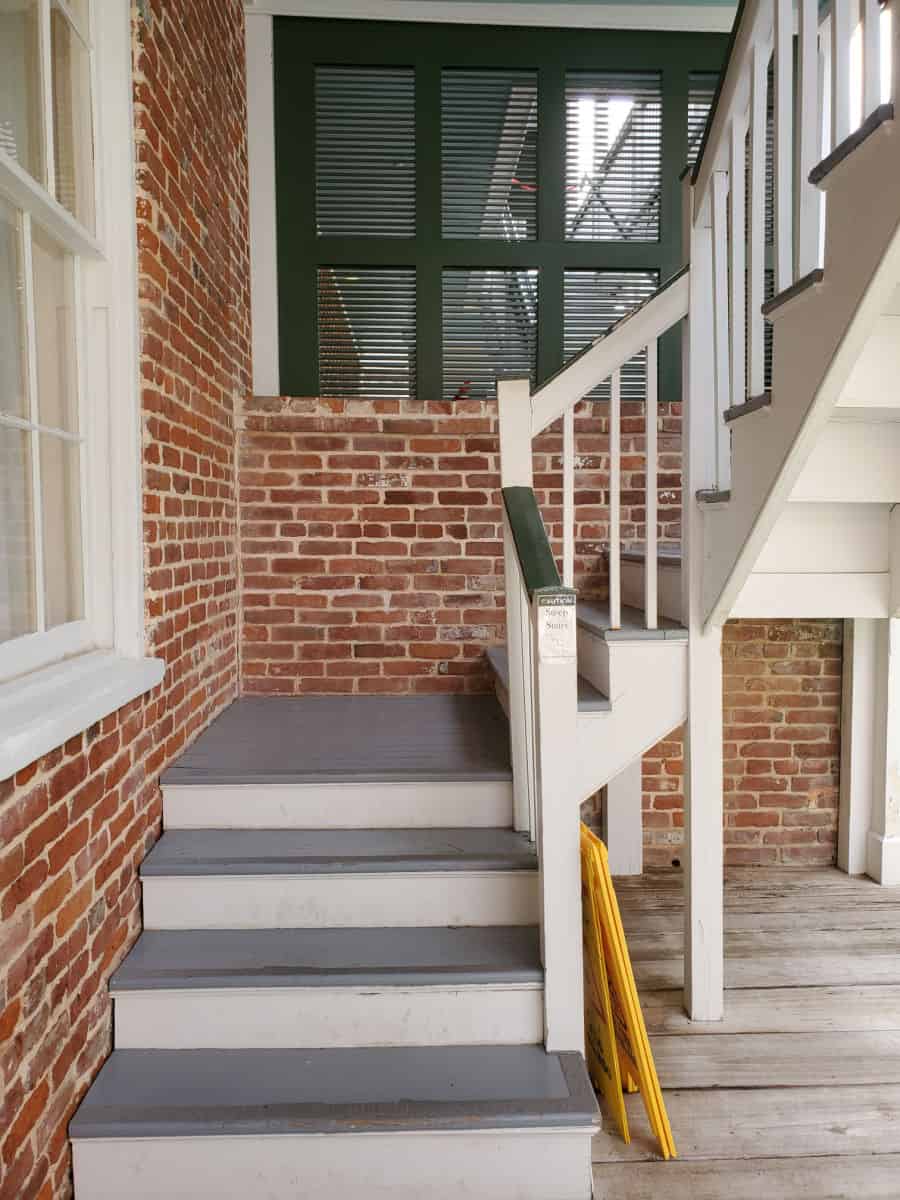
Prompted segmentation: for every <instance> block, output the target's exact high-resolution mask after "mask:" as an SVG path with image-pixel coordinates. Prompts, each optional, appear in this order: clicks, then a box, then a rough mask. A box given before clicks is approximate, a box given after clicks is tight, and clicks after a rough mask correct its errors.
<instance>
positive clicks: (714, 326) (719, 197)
mask: <svg viewBox="0 0 900 1200" xmlns="http://www.w3.org/2000/svg"><path fill="white" fill-rule="evenodd" d="M727 205H728V173H727V172H726V171H716V172H715V173H714V175H713V179H712V287H711V290H710V295H711V296H712V312H711V316H712V322H711V328H710V335H711V342H712V346H713V357H714V361H715V390H714V393H713V395H712V396H711V397H708V400H712V404H711V405H710V406H709V411H711V412H712V413H713V418H714V420H715V429H716V475H715V480H714V481H712V483H711V484H710V485H708V486H713V487H718V488H722V489H724V488H727V487H728V485H729V483H730V482H731V437H730V434H729V432H728V427H727V425H726V423H725V409H726V408H728V406H729V403H730V401H729V398H728V397H729V391H730V386H731V359H730V357H729V347H730V339H729V329H728V209H727ZM691 294H692V295H693V288H691ZM707 303H709V300H708V298H707ZM705 353H707V354H708V353H709V343H707V347H706V351H705Z"/></svg>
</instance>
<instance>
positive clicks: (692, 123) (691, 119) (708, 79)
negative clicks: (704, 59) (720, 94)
mask: <svg viewBox="0 0 900 1200" xmlns="http://www.w3.org/2000/svg"><path fill="white" fill-rule="evenodd" d="M718 78H719V77H718V75H712V74H708V73H707V72H703V71H692V72H691V74H690V76H689V78H688V154H687V161H688V162H689V163H690V164H693V163H695V162H696V161H697V155H698V154H699V153H700V146H701V145H702V142H703V131H704V130H705V129H706V118H707V117H708V115H709V110H710V109H711V108H712V102H713V97H714V96H715V94H716V82H717V80H718Z"/></svg>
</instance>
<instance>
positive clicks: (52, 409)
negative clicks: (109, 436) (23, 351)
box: [31, 225, 78, 432]
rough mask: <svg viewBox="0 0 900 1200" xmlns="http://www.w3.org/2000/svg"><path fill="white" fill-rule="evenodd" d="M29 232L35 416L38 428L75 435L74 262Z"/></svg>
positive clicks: (36, 232) (36, 233) (35, 230)
mask: <svg viewBox="0 0 900 1200" xmlns="http://www.w3.org/2000/svg"><path fill="white" fill-rule="evenodd" d="M32 229H33V234H32V239H31V256H32V273H33V279H34V316H35V343H36V350H37V386H38V413H39V417H40V422H41V424H42V425H49V426H51V427H52V428H53V429H65V430H68V431H69V432H75V431H76V430H77V428H78V415H77V405H76V388H75V323H74V319H73V307H72V260H71V258H70V257H69V256H68V255H67V254H66V253H65V252H64V251H63V250H62V249H61V248H60V247H59V246H58V245H57V244H56V242H54V241H53V240H52V238H50V237H49V236H48V235H47V234H46V233H44V231H43V230H42V229H41V228H40V227H39V226H38V225H33V226H32Z"/></svg>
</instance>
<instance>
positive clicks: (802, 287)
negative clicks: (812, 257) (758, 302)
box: [762, 267, 825, 317]
mask: <svg viewBox="0 0 900 1200" xmlns="http://www.w3.org/2000/svg"><path fill="white" fill-rule="evenodd" d="M824 278H825V272H824V271H823V270H822V268H821V267H814V268H813V270H812V271H810V272H809V273H808V274H806V275H804V276H803V277H802V279H798V280H797V281H796V283H792V284H791V285H790V286H789V287H786V288H785V289H784V290H783V291H781V292H779V293H778V295H777V296H773V297H772V299H771V300H767V301H766V302H765V304H764V305H763V306H762V314H763V316H764V317H770V316H771V315H772V314H773V313H775V312H777V311H778V310H779V308H781V307H783V305H785V304H787V303H788V302H789V301H791V300H796V298H797V297H798V296H802V295H803V293H804V292H808V291H809V289H810V288H815V287H816V286H817V285H818V284H820V283H821V282H822V280H823V279H824Z"/></svg>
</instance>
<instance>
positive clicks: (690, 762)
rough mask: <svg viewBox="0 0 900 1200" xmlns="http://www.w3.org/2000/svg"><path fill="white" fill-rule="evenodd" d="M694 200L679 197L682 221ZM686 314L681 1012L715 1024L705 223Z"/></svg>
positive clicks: (692, 251)
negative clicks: (706, 588) (701, 499)
mask: <svg viewBox="0 0 900 1200" xmlns="http://www.w3.org/2000/svg"><path fill="white" fill-rule="evenodd" d="M691 199H692V193H691V192H690V191H688V190H687V189H686V190H685V195H684V205H685V208H686V210H687V212H688V213H690V211H691V210H690V205H691ZM688 250H689V257H690V263H691V294H690V314H689V317H688V321H687V322H686V325H685V335H684V340H683V349H682V361H683V371H684V381H683V399H684V411H685V424H686V428H685V436H684V455H685V461H684V487H683V489H682V494H683V501H682V531H683V534H682V536H683V551H682V555H683V558H682V562H683V571H682V588H683V597H682V606H683V607H682V611H683V612H685V613H686V614H687V627H688V694H687V714H688V715H687V728H686V734H685V778H684V798H685V854H684V886H685V909H684V920H685V924H684V1003H685V1009H686V1011H687V1013H688V1015H689V1016H690V1017H691V1019H692V1020H695V1021H718V1020H721V1018H722V1014H723V1008H724V973H725V965H724V933H723V926H724V902H725V897H724V878H723V875H724V864H723V849H722V818H723V794H722V793H723V786H722V756H723V747H722V653H721V650H722V647H721V636H722V631H721V629H719V628H715V627H713V628H709V629H707V628H705V620H704V616H705V614H704V611H703V562H704V548H703V535H704V520H705V514H704V513H703V511H702V509H701V507H700V506H699V505H698V504H697V501H696V499H695V496H696V492H697V490H698V489H700V488H708V487H711V486H713V484H714V482H715V479H716V442H717V430H716V424H715V423H716V422H717V421H718V420H719V419H720V417H719V414H718V411H717V406H716V383H715V379H714V376H713V356H712V355H711V354H710V352H709V348H710V346H711V345H712V344H713V324H714V314H713V247H712V230H711V228H710V220H709V217H708V216H707V217H706V218H705V219H704V218H703V217H701V218H700V219H695V220H694V222H693V225H692V227H691V229H690V246H689V248H688Z"/></svg>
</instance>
